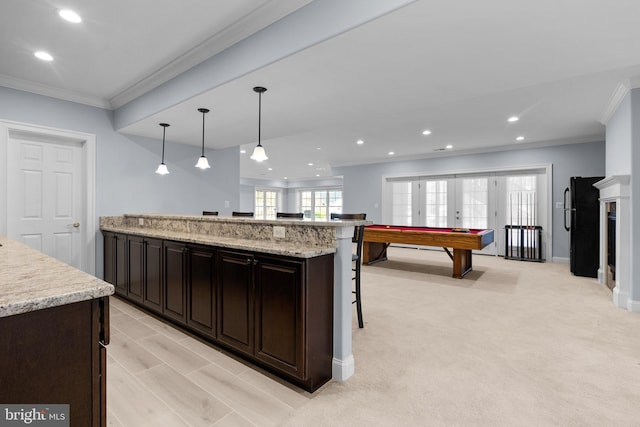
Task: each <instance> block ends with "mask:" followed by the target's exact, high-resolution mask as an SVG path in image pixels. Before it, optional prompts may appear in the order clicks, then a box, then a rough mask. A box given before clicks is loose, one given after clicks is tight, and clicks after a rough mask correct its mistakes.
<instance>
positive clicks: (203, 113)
mask: <svg viewBox="0 0 640 427" xmlns="http://www.w3.org/2000/svg"><path fill="white" fill-rule="evenodd" d="M205 114H206V113H205V112H204V111H203V112H202V157H204V115H205Z"/></svg>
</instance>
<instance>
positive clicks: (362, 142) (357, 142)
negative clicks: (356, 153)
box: [356, 139, 364, 145]
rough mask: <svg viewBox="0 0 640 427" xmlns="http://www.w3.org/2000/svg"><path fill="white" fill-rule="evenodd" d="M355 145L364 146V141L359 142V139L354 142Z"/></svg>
mask: <svg viewBox="0 0 640 427" xmlns="http://www.w3.org/2000/svg"><path fill="white" fill-rule="evenodd" d="M356 144H358V145H362V144H364V141H363V140H361V139H359V140H357V141H356Z"/></svg>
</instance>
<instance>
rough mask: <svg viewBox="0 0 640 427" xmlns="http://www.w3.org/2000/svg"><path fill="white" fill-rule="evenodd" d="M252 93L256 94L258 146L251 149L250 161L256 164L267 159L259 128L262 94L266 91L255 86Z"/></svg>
mask: <svg viewBox="0 0 640 427" xmlns="http://www.w3.org/2000/svg"><path fill="white" fill-rule="evenodd" d="M253 91H254V92H257V93H258V145H257V146H256V148H254V149H253V154H252V155H251V159H252V160H255V161H256V162H262V161H264V160H267V159H268V157H267V153H265V151H264V148H263V147H262V144H261V142H260V127H261V125H262V94H263V93H264V92H266V91H267V88H264V87H261V86H256V87H254V88H253Z"/></svg>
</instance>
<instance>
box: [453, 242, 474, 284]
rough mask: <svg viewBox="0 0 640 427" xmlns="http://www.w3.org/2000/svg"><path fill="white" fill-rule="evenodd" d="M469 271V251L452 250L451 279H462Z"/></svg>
mask: <svg viewBox="0 0 640 427" xmlns="http://www.w3.org/2000/svg"><path fill="white" fill-rule="evenodd" d="M470 271H471V249H455V248H454V249H453V277H455V278H456V279H462V277H463V276H464V275H465V274H467V273H468V272H470Z"/></svg>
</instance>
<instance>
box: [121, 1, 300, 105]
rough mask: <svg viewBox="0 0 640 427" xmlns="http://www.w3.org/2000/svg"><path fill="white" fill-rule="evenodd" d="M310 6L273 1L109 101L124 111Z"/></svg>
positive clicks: (292, 2)
mask: <svg viewBox="0 0 640 427" xmlns="http://www.w3.org/2000/svg"><path fill="white" fill-rule="evenodd" d="M310 2H311V0H277V1H274V0H271V1H268V2H266V3H264V4H263V5H261V6H260V7H258V8H257V9H255V10H253V11H251V13H249V14H247V15H245V16H243V17H242V18H240V19H239V20H237V21H235V22H232V23H231V24H229V25H228V26H227V27H225V28H224V29H222V30H221V31H219V32H217V33H216V34H214V35H213V36H211V37H209V38H208V39H207V40H205V41H204V42H202V43H200V44H199V45H197V46H195V47H194V48H193V49H191V50H189V51H187V52H186V53H184V54H182V55H180V56H178V57H177V58H175V59H174V60H172V61H171V62H169V63H168V64H166V65H165V66H163V67H162V68H160V69H158V70H157V71H155V72H153V73H152V74H150V75H148V76H147V77H145V78H143V79H142V80H140V81H138V82H137V83H135V84H133V85H131V86H129V87H128V88H126V89H124V90H123V91H122V92H120V93H118V94H117V95H115V96H113V97H112V98H111V99H109V105H110V107H111V108H113V109H117V108H120V107H122V106H123V105H125V104H127V103H128V102H130V101H132V100H134V99H136V98H137V97H139V96H141V95H143V94H145V93H146V92H149V91H150V90H152V89H154V88H156V87H158V86H160V85H161V84H163V83H165V82H167V81H169V80H171V79H172V78H174V77H176V76H178V75H180V74H182V73H184V72H185V71H187V70H189V69H190V68H193V67H195V66H196V65H198V64H200V63H201V62H203V61H205V60H207V59H209V58H211V57H212V56H215V55H216V54H218V53H220V52H222V51H223V50H225V49H227V48H229V47H231V46H233V45H234V44H236V43H238V42H240V41H242V40H244V39H246V38H247V37H249V36H251V35H252V34H254V33H256V32H258V31H260V30H261V29H263V28H265V27H268V26H269V25H271V24H273V23H274V22H276V21H278V20H280V19H282V18H284V17H285V16H287V15H288V14H290V13H292V12H294V11H296V10H298V9H300V8H301V7H303V6H305V5H307V4H308V3H310Z"/></svg>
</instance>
